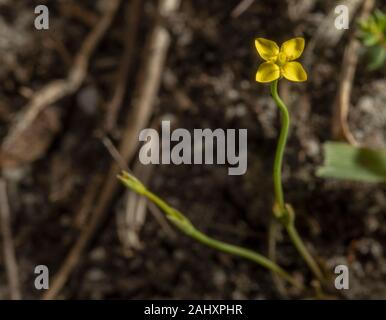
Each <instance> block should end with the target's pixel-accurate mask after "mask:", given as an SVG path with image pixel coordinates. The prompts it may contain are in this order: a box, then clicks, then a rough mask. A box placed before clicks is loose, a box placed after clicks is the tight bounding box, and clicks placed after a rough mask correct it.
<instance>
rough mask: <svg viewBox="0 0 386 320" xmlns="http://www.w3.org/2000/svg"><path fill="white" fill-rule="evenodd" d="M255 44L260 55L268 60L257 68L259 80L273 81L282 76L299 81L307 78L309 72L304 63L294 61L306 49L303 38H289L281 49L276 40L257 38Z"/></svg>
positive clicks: (257, 78)
mask: <svg viewBox="0 0 386 320" xmlns="http://www.w3.org/2000/svg"><path fill="white" fill-rule="evenodd" d="M255 46H256V49H257V52H258V53H259V55H260V56H261V57H262V58H263V59H264V60H265V61H266V62H264V63H262V64H261V65H260V66H259V69H258V70H257V73H256V81H257V82H271V81H274V80H277V79H279V78H280V77H284V78H286V79H288V80H291V81H297V82H301V81H306V80H307V73H306V71H305V70H304V69H303V67H302V65H301V64H300V63H299V62H297V61H293V60H295V59H297V58H299V57H300V56H301V54H302V52H303V50H304V39H303V38H294V39H291V40H288V41H286V42H284V43H283V44H282V45H281V47H280V49H279V46H278V45H277V44H276V42H274V41H271V40H267V39H264V38H257V39H256V40H255Z"/></svg>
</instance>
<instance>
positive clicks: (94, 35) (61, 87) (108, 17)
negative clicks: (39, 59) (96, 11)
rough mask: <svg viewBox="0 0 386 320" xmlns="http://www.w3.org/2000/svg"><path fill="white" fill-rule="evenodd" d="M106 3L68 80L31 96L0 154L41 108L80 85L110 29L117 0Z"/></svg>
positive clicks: (70, 92)
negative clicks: (94, 53)
mask: <svg viewBox="0 0 386 320" xmlns="http://www.w3.org/2000/svg"><path fill="white" fill-rule="evenodd" d="M106 3H108V5H107V6H106V7H107V8H106V11H105V14H104V16H103V17H102V18H101V20H100V22H99V23H98V24H97V25H96V26H95V27H94V29H92V31H91V32H90V33H89V35H88V36H87V38H86V40H85V41H84V42H83V44H82V46H81V48H80V50H79V52H78V54H77V55H76V57H75V60H74V65H73V67H72V68H71V69H70V71H69V73H68V76H67V78H66V79H61V80H54V81H52V82H50V83H48V84H47V85H46V86H44V87H43V88H41V89H40V90H39V91H37V92H36V93H35V94H34V95H33V97H32V99H31V100H30V102H29V103H28V104H27V105H26V106H25V107H24V108H23V110H22V111H21V112H20V114H19V115H17V116H16V120H15V123H14V124H13V125H12V126H11V129H10V131H9V133H8V135H7V136H6V137H5V139H4V142H3V144H2V147H1V148H2V150H3V151H5V152H6V150H7V149H8V148H12V146H13V145H14V144H15V143H16V142H17V141H18V139H19V137H20V136H21V134H22V133H23V132H24V131H25V130H26V129H27V128H28V127H29V126H30V125H31V124H32V123H33V122H34V120H35V119H36V117H37V116H38V115H39V114H40V112H42V110H43V109H44V108H46V107H48V106H50V105H52V104H54V103H56V102H57V101H59V100H60V99H62V98H63V97H65V96H67V95H71V94H73V93H74V92H75V91H77V90H78V88H79V87H80V86H81V84H82V83H83V81H84V79H85V77H86V74H87V69H88V64H89V60H90V57H91V55H92V53H93V52H94V50H95V48H96V47H97V45H98V44H99V42H100V41H101V39H102V37H103V35H104V34H105V33H106V31H107V29H108V28H109V26H110V24H111V22H112V20H113V17H114V15H115V12H116V11H117V9H118V7H119V3H120V0H111V1H106Z"/></svg>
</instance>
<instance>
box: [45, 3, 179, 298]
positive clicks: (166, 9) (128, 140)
mask: <svg viewBox="0 0 386 320" xmlns="http://www.w3.org/2000/svg"><path fill="white" fill-rule="evenodd" d="M179 4H180V0H161V1H160V2H159V11H160V13H161V16H162V17H164V18H167V17H169V16H171V15H172V14H173V13H174V12H175V11H176V10H177V8H178V7H179ZM170 41H171V39H170V34H169V33H168V31H167V30H166V29H165V27H164V26H163V25H162V24H161V22H160V21H158V22H157V23H156V25H155V26H154V28H153V30H152V32H151V35H150V37H149V38H148V40H147V45H146V48H147V50H146V52H145V54H146V55H145V56H146V57H147V59H146V60H145V61H144V63H143V67H142V68H141V69H140V70H142V73H141V74H140V75H139V76H140V79H139V81H138V87H137V88H136V92H137V94H136V96H135V98H134V101H133V103H132V109H131V111H130V112H129V113H128V116H127V120H126V127H125V132H124V136H123V139H122V141H121V142H120V146H119V153H120V154H121V155H122V157H123V158H124V159H125V160H126V161H129V160H130V159H131V158H132V157H133V155H134V154H135V152H136V149H137V144H138V134H139V132H140V130H141V129H143V128H144V127H145V126H146V124H147V123H148V122H149V119H150V117H151V114H152V108H153V105H154V102H155V99H156V96H157V93H158V90H159V87H160V82H161V75H162V70H163V68H164V64H165V60H166V54H167V51H168V48H169V45H170ZM119 170H120V168H119V166H118V165H117V164H116V163H113V164H112V165H111V167H110V170H109V172H108V174H107V178H106V183H105V184H104V186H103V188H102V190H101V192H100V195H99V197H98V201H97V203H96V205H95V209H94V212H93V215H92V216H91V218H90V221H89V223H88V224H87V225H86V226H85V227H84V229H83V231H82V232H81V234H80V235H79V237H78V239H77V240H76V242H75V244H74V245H73V247H72V248H71V250H70V252H69V253H68V255H67V257H66V258H65V260H64V261H63V263H62V267H61V268H60V269H59V271H58V273H57V275H56V276H55V277H54V279H53V281H52V285H51V288H50V289H49V290H48V291H46V293H45V294H44V295H43V297H42V298H43V299H54V298H55V297H56V296H57V295H58V293H59V292H60V290H61V289H62V288H63V286H64V284H65V283H66V281H67V279H68V277H69V276H70V274H71V272H72V271H73V270H74V268H75V267H76V265H77V264H78V261H79V258H80V257H81V255H82V253H83V251H84V250H85V248H86V247H87V245H88V243H89V242H90V240H91V239H92V238H93V236H94V234H95V232H96V231H97V230H98V227H99V226H100V224H101V222H102V221H103V219H104V217H105V215H106V213H107V210H108V206H109V205H110V202H111V200H112V198H113V196H114V194H115V192H116V191H117V190H118V187H119V185H118V181H117V179H116V175H117V174H118V173H119Z"/></svg>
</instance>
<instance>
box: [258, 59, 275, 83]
mask: <svg viewBox="0 0 386 320" xmlns="http://www.w3.org/2000/svg"><path fill="white" fill-rule="evenodd" d="M279 77H280V68H279V66H278V65H276V64H274V63H273V62H264V63H262V64H261V65H260V66H259V69H258V70H257V73H256V81H257V82H271V81H274V80H276V79H279Z"/></svg>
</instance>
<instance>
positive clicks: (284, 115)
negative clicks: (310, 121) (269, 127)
mask: <svg viewBox="0 0 386 320" xmlns="http://www.w3.org/2000/svg"><path fill="white" fill-rule="evenodd" d="M278 82H279V80H275V81H274V82H272V84H271V94H272V97H273V99H274V100H275V102H276V105H277V106H278V107H279V109H280V113H281V122H282V125H281V130H280V136H279V141H278V143H277V148H276V154H275V162H274V164H273V184H274V189H275V200H276V202H277V204H278V205H279V208H280V210H281V211H284V210H285V206H284V204H285V202H284V195H283V187H282V181H281V170H282V164H283V156H284V149H285V146H286V143H287V138H288V131H289V125H290V117H289V114H288V110H287V107H286V105H285V104H284V102H283V100H281V99H280V97H279V94H278V92H277V84H278Z"/></svg>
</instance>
